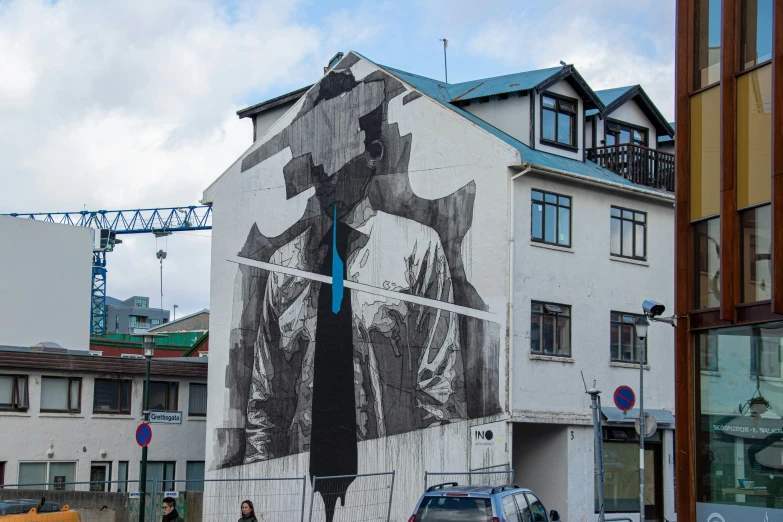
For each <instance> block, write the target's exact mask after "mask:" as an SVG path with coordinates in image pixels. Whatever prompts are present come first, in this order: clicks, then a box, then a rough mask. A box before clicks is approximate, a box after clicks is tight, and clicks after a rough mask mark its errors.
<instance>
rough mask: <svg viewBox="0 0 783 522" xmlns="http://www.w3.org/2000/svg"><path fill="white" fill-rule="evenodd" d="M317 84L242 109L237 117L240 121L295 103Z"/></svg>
mask: <svg viewBox="0 0 783 522" xmlns="http://www.w3.org/2000/svg"><path fill="white" fill-rule="evenodd" d="M313 85H315V84H312V85H308V86H307V87H302V88H301V89H297V90H295V91H291V92H289V93H286V94H283V95H281V96H278V97H277V98H272V99H271V100H266V101H263V102H261V103H257V104H255V105H251V106H250V107H247V108H244V109H240V110H238V111H237V116H239V119H242V118H249V117H251V116H255V115H256V114H260V113H262V112H266V111H268V110H270V109H274V108H275V107H279V106H281V105H285V104H286V103H290V102H295V101H297V100H298V99H299V98H301V97H302V96H304V95H305V93H306V92H307V91H308V90H309V89H310V87H312V86H313Z"/></svg>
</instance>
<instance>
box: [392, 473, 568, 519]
mask: <svg viewBox="0 0 783 522" xmlns="http://www.w3.org/2000/svg"><path fill="white" fill-rule="evenodd" d="M558 520H560V514H559V513H558V512H557V511H555V510H552V511H550V512H549V513H547V511H546V508H545V507H544V505H543V504H542V503H541V501H540V500H539V499H538V497H537V496H536V494H535V493H533V492H532V491H531V490H529V489H526V488H520V487H519V486H517V485H516V484H506V485H503V486H460V485H458V484H457V483H456V482H447V483H445V484H437V485H435V486H431V487H429V488H427V491H426V492H425V493H424V494H423V495H422V496H421V498H420V499H419V502H418V503H417V504H416V508H415V509H414V511H413V515H411V518H410V519H409V520H408V522H557V521H558Z"/></svg>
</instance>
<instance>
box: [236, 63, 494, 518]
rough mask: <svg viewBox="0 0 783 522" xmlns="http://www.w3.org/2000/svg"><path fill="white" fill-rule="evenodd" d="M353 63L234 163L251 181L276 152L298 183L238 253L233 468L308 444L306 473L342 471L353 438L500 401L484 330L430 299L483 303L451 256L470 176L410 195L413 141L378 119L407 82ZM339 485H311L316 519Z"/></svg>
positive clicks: (490, 327) (465, 221) (480, 410)
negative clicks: (286, 222)
mask: <svg viewBox="0 0 783 522" xmlns="http://www.w3.org/2000/svg"><path fill="white" fill-rule="evenodd" d="M357 60H358V58H356V57H355V56H354V55H349V56H348V57H346V58H345V59H344V60H343V61H342V62H340V64H339V65H338V66H337V67H336V68H335V69H334V70H332V71H331V72H330V73H328V74H327V75H326V76H325V77H324V78H323V79H322V80H321V81H320V82H319V84H317V85H316V86H315V87H314V88H313V89H311V90H310V91H309V92H308V94H307V95H306V97H305V99H304V102H303V105H302V107H301V109H300V110H299V112H298V114H297V115H296V117H295V118H294V119H293V121H292V122H291V123H290V124H289V125H288V126H287V127H286V128H285V129H283V130H282V131H281V132H280V133H279V134H277V135H276V136H274V137H272V138H270V139H269V140H268V141H266V142H265V143H263V144H262V145H261V146H260V147H259V148H258V149H256V150H255V151H253V152H252V153H250V154H248V155H247V156H246V157H245V158H244V160H243V161H242V171H243V173H246V174H245V175H252V169H253V168H254V167H256V166H257V165H259V164H261V163H263V162H264V161H266V160H268V159H269V158H271V157H272V156H274V155H276V154H278V153H281V152H282V151H286V150H290V153H291V156H292V159H291V160H290V161H289V162H288V163H287V164H286V165H285V167H284V168H283V175H284V179H285V184H286V196H287V198H288V199H291V198H294V197H296V196H297V195H299V194H302V193H304V192H306V191H312V195H311V197H310V199H309V200H308V204H307V208H306V210H305V212H304V215H303V216H302V218H301V219H300V220H299V221H297V222H296V223H294V224H293V225H292V226H291V227H289V228H288V229H287V230H285V231H284V232H283V233H282V234H280V235H278V236H276V237H267V236H265V235H263V234H262V233H261V232H260V230H259V228H258V226H257V225H254V226H253V227H252V229H251V231H250V233H249V235H248V237H247V240H246V242H245V245H244V247H243V248H242V250H241V251H240V252H239V257H240V258H246V259H249V260H253V261H256V262H257V263H255V264H250V263H249V264H246V265H240V270H241V274H242V278H241V281H242V286H241V290H240V291H239V292H238V293H237V297H236V300H235V309H234V310H235V311H234V313H235V314H241V316H240V317H239V318H238V320H237V321H235V322H237V323H238V324H239V327H238V328H236V329H235V331H234V332H233V333H232V343H233V345H234V353H233V354H232V356H231V357H232V360H235V361H238V362H237V364H234V363H232V364H229V368H228V375H229V376H228V379H227V387H228V388H229V390H235V391H234V392H232V393H234V397H235V398H236V395H237V393H238V394H241V393H242V392H244V391H246V393H247V397H246V400H247V402H246V404H247V410H246V420H245V430H244V448H243V451H242V462H244V463H250V462H255V461H261V460H268V459H272V458H278V457H282V456H286V455H291V454H295V453H300V452H303V451H309V452H310V475H311V476H334V475H351V474H355V473H357V472H358V462H357V458H358V457H357V443H358V441H362V440H367V439H373V438H377V437H383V436H387V435H394V434H398V433H403V432H407V431H411V430H415V429H420V428H426V427H429V426H433V425H439V424H443V423H448V422H452V421H455V420H462V419H467V418H473V417H479V416H485V415H491V414H493V413H497V412H498V411H499V409H500V408H499V403H498V400H499V398H498V383H497V382H496V381H494V379H491V380H490V379H483V377H484V376H485V375H497V364H498V361H497V359H498V343H499V331H498V328H497V325H494V324H489V323H487V322H486V321H483V320H481V319H477V318H475V317H471V316H469V315H464V314H457V313H455V312H454V311H451V310H444V308H448V307H444V306H439V303H449V304H456V305H460V306H463V307H465V308H466V309H472V310H480V311H485V310H486V308H487V307H486V305H485V303H484V302H483V300H482V299H481V298H480V296H479V295H478V293H477V292H476V290H475V289H474V288H473V286H472V285H471V284H470V283H469V282H468V279H467V276H466V274H465V264H466V263H465V260H464V259H463V256H464V255H465V250H463V247H464V245H463V240H464V238H465V235H466V234H467V232H468V230H469V229H470V226H471V222H472V218H473V203H474V199H475V184H474V183H473V182H471V183H469V184H468V185H466V186H464V187H462V188H461V189H459V190H458V191H456V192H454V193H453V194H451V195H449V196H447V197H444V198H441V199H436V200H427V199H423V198H421V197H419V196H417V195H416V194H414V192H413V190H412V188H411V185H410V181H409V178H408V163H409V158H410V153H411V140H412V136H411V135H410V134H408V135H405V136H400V134H399V130H398V126H397V124H396V123H389V121H388V115H389V104H390V102H392V100H395V99H396V98H397V97H400V96H401V95H402V94H403V93H404V92H405V88H404V86H403V85H402V84H401V83H400V82H399V81H398V80H396V79H395V78H393V77H392V76H390V75H388V74H386V73H385V72H382V71H376V72H374V73H372V74H370V75H369V76H367V77H365V78H363V79H361V80H357V79H356V78H355V77H354V75H353V74H352V72H351V70H350V67H351V65H352V64H353V63H355V62H356V61H357ZM418 96H419V95H418V94H417V93H409V94H406V95H405V96H402V99H401V100H396V101H397V102H398V103H400V105H404V104H407V103H409V102H411V101H413V100H415V99H416V98H417V97H418ZM357 286H360V287H361V290H357V289H356V287H357ZM452 308H453V307H452ZM251 344H252V374H251V375H249V376H246V377H245V380H246V381H247V380H249V382H248V383H243V382H241V381H242V380H243V375H242V374H241V368H242V364H241V361H247V360H248V351H250V345H251ZM243 347H246V348H243ZM493 365H494V366H493ZM232 372H233V373H232ZM247 377H249V379H248V378H247ZM484 381H488V382H484ZM233 403H234V404H235V403H236V401H234V402H233ZM234 463H238V462H236V460H234ZM350 484H351V480H350V479H346V480H344V481H343V482H342V483H341V484H334V483H331V484H329V487H330V491H329V492H328V493H327V492H326V491H319V487H318V485H317V484H316V491H319V492H320V494H321V496H322V498H323V500H324V504H325V506H326V516H327V520H331V519H332V516H333V513H334V507H335V505H336V502H337V500H338V498H339V499H341V500H342V501H343V503H344V499H345V492H346V491H347V489H348V487H349V486H350Z"/></svg>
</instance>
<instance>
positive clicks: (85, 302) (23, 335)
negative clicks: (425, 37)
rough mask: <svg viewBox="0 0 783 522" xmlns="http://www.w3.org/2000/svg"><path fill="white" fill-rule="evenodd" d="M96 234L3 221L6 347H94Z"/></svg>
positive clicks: (1, 289) (0, 280) (0, 341)
mask: <svg viewBox="0 0 783 522" xmlns="http://www.w3.org/2000/svg"><path fill="white" fill-rule="evenodd" d="M92 246H93V230H92V229H90V228H84V227H75V226H72V225H61V224H57V223H48V222H45V221H34V220H31V219H19V218H14V217H7V216H0V252H2V255H0V293H2V295H3V299H2V300H0V317H2V320H0V326H1V327H0V345H8V346H32V345H34V344H37V343H40V342H54V343H57V344H59V345H60V346H64V347H66V348H69V349H74V350H87V349H88V348H89V344H90V328H89V325H90V315H89V311H90V288H91V286H92Z"/></svg>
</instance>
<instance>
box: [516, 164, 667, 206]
mask: <svg viewBox="0 0 783 522" xmlns="http://www.w3.org/2000/svg"><path fill="white" fill-rule="evenodd" d="M514 167H515V168H520V169H526V168H530V169H531V170H532V171H535V172H541V173H545V174H555V175H557V176H562V177H566V178H570V179H574V180H578V181H582V182H584V183H589V184H592V185H600V186H603V187H606V188H611V189H613V190H621V191H626V192H633V193H634V194H637V195H639V196H642V197H645V198H649V199H653V200H656V201H661V202H666V203H672V204H673V203H674V194H668V193H665V192H659V191H656V190H652V189H648V188H645V187H640V186H637V185H624V184H622V183H617V182H614V181H609V180H603V179H597V178H591V177H590V176H584V175H582V174H577V173H575V172H569V171H567V170H560V169H555V168H552V167H544V166H541V165H537V164H535V163H533V162H522V163H520V164H519V165H515V166H514Z"/></svg>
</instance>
